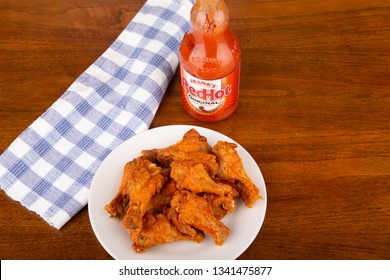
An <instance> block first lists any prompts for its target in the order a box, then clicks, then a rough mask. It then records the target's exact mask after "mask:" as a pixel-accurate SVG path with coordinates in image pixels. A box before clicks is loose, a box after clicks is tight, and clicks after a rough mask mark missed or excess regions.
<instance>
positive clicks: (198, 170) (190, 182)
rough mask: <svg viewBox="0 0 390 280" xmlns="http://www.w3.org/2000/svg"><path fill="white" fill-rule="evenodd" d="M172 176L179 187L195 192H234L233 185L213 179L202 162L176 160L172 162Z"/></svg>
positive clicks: (220, 193)
mask: <svg viewBox="0 0 390 280" xmlns="http://www.w3.org/2000/svg"><path fill="white" fill-rule="evenodd" d="M171 178H173V179H174V180H175V181H176V182H177V184H176V186H177V188H178V189H186V190H189V191H193V192H195V193H201V192H207V193H215V194H218V195H225V194H231V193H232V192H233V190H232V187H231V186H229V185H227V184H223V183H217V182H215V181H213V179H212V178H211V177H210V175H209V174H208V173H207V171H206V169H205V167H204V165H203V164H201V163H196V162H195V163H194V162H192V161H181V160H175V161H173V162H172V163H171Z"/></svg>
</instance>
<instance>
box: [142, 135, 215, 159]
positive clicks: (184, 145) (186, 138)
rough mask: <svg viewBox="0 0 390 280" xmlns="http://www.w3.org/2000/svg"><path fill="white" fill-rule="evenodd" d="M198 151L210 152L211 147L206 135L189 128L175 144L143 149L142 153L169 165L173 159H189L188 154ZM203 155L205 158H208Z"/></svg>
mask: <svg viewBox="0 0 390 280" xmlns="http://www.w3.org/2000/svg"><path fill="white" fill-rule="evenodd" d="M198 152H201V153H203V154H206V155H207V154H210V152H211V147H210V145H209V144H208V142H207V138H206V137H204V136H201V135H200V134H199V132H198V131H196V130H195V129H190V130H189V131H187V132H186V133H185V134H184V135H183V138H182V139H181V140H180V141H179V142H177V143H176V144H174V145H172V146H169V147H167V148H162V149H152V150H143V151H142V155H143V156H145V157H146V158H148V159H149V160H151V161H158V162H159V163H160V164H162V165H163V166H169V165H170V163H171V162H172V161H174V160H182V159H189V157H190V156H189V154H193V153H198ZM205 157H206V158H205V160H206V159H209V158H210V156H205Z"/></svg>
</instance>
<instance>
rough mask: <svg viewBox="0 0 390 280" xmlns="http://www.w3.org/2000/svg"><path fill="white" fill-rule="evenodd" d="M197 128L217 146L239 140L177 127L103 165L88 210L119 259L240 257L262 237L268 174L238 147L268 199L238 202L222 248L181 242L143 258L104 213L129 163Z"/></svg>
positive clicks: (128, 146) (146, 135)
mask: <svg viewBox="0 0 390 280" xmlns="http://www.w3.org/2000/svg"><path fill="white" fill-rule="evenodd" d="M191 128H195V129H196V130H197V131H198V132H199V133H200V134H201V135H203V136H205V137H206V138H207V140H208V142H209V144H210V145H211V146H213V145H214V144H215V143H216V142H217V141H218V140H223V141H228V142H234V143H237V142H235V141H234V140H232V139H230V138H229V137H227V136H225V135H223V134H221V133H219V132H216V131H213V130H210V129H206V128H202V127H196V126H187V125H172V126H164V127H158V128H154V129H150V130H148V131H146V132H143V133H141V134H138V135H136V136H134V137H132V138H130V139H129V140H127V141H125V142H123V143H122V144H121V145H119V146H118V147H117V148H116V149H114V150H113V151H112V152H111V153H110V154H109V155H108V156H107V158H106V159H105V160H104V161H103V163H102V164H101V166H100V167H99V169H98V170H97V172H96V175H95V177H94V179H93V181H92V185H91V189H90V193H89V202H88V212H89V218H90V221H91V225H92V228H93V231H94V232H95V235H96V237H97V239H98V240H99V242H100V243H101V244H102V246H103V247H104V249H105V250H106V251H107V252H108V253H109V254H110V255H111V256H112V257H113V258H115V259H120V260H124V259H135V260H146V259H151V260H156V259H168V260H177V259H180V260H182V259H194V260H195V259H198V260H199V259H219V260H222V259H227V260H229V259H236V258H237V257H238V256H240V255H241V254H242V253H243V252H244V251H245V250H246V249H247V248H248V247H249V245H250V244H251V243H252V242H253V240H254V239H255V238H256V236H257V234H258V232H259V230H260V228H261V225H262V224H263V221H264V217H265V212H266V206H267V194H266V188H265V183H264V179H263V176H262V174H261V172H260V169H259V167H258V166H257V164H256V162H255V161H254V159H253V158H252V157H251V156H250V154H249V153H248V152H247V151H246V150H245V149H244V148H243V147H241V146H240V145H239V144H238V143H237V145H238V147H237V149H236V150H237V152H238V154H239V155H240V156H241V158H242V160H243V164H244V168H245V169H246V171H247V173H248V175H249V176H250V177H251V179H252V181H253V182H254V183H255V185H257V186H258V188H259V189H260V194H261V195H262V197H263V200H259V201H257V202H256V204H255V205H254V206H253V207H252V208H247V207H246V206H245V205H244V204H243V203H242V201H241V200H237V208H236V210H235V211H234V212H233V213H231V214H230V215H228V216H226V217H225V218H224V219H223V220H222V222H223V223H224V224H225V225H226V226H227V227H229V228H230V230H231V233H230V234H229V235H228V237H227V239H226V240H225V243H224V244H223V245H222V246H217V245H215V244H214V241H213V240H212V238H211V237H209V236H207V235H206V239H205V240H204V241H203V242H201V243H195V242H192V241H177V242H173V243H169V244H164V245H160V246H155V247H152V248H150V249H149V250H148V251H146V252H145V253H142V254H137V253H135V252H134V251H133V249H132V248H131V245H132V241H131V239H130V237H129V234H128V231H127V230H125V229H124V228H123V227H122V224H121V221H119V220H116V219H113V218H110V217H109V214H108V213H107V212H106V211H105V210H104V206H105V205H106V204H108V203H109V202H110V201H111V200H112V199H113V198H114V196H115V195H116V193H117V191H118V188H119V185H120V181H121V177H122V172H123V166H124V165H125V163H126V162H128V161H130V160H132V159H133V158H135V157H138V156H139V155H140V152H141V150H143V149H152V148H164V147H168V146H170V145H173V144H175V143H176V142H178V141H179V140H181V139H182V136H183V134H184V133H186V132H187V131H188V130H190V129H191Z"/></svg>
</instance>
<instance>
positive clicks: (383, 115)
mask: <svg viewBox="0 0 390 280" xmlns="http://www.w3.org/2000/svg"><path fill="white" fill-rule="evenodd" d="M144 2H145V1H140V0H133V1H130V0H127V1H125V0H105V1H100V0H68V1H50V0H35V1H31V0H19V1H6V0H0V129H1V137H0V153H2V152H3V151H4V150H5V149H6V148H7V147H8V146H9V145H10V144H11V142H12V141H13V140H14V139H15V138H16V137H17V136H18V135H19V134H20V133H21V132H22V131H23V130H24V129H25V128H27V126H28V125H30V124H31V123H32V122H33V121H34V120H35V119H36V118H38V117H39V116H40V115H41V114H42V113H43V112H44V111H45V110H46V109H47V108H48V107H49V106H50V105H51V104H52V103H53V102H54V101H56V100H57V99H58V98H59V97H60V96H61V95H62V94H63V93H64V92H65V90H66V89H67V88H68V87H69V86H70V84H71V83H72V82H73V81H74V80H75V79H76V78H77V77H78V76H79V75H80V74H81V73H82V72H83V71H84V70H85V69H86V68H87V67H88V66H89V65H90V64H92V63H93V62H94V61H95V60H96V59H97V58H98V57H99V56H100V55H101V54H102V53H103V52H104V50H106V49H107V48H108V46H109V45H110V44H111V43H112V42H113V41H114V40H115V38H116V37H117V36H118V35H119V33H120V32H121V31H122V30H123V29H124V28H125V26H126V25H127V24H128V23H129V22H130V20H131V19H132V18H133V17H134V15H135V14H136V13H137V11H138V10H139V9H140V8H141V6H142V5H143V4H144ZM225 2H226V3H227V5H228V7H229V10H230V16H231V28H232V30H233V31H234V32H235V33H236V35H237V37H238V38H239V40H240V42H241V45H242V67H241V85H240V103H239V107H238V109H237V111H236V112H235V114H234V115H232V116H231V117H230V118H229V119H227V120H225V121H222V122H219V123H202V122H199V121H197V120H195V119H193V118H191V117H189V116H188V115H187V114H186V113H185V112H184V110H183V108H182V102H181V96H180V81H179V76H178V73H176V75H175V76H174V78H173V80H172V82H171V84H170V86H169V88H168V90H167V92H166V94H165V97H164V99H163V101H162V103H161V105H160V107H159V109H158V111H157V114H156V116H155V119H154V120H153V123H152V127H158V126H163V125H170V124H190V125H199V126H204V127H207V128H210V129H213V130H216V131H219V132H221V133H223V134H225V135H227V136H229V137H230V138H233V139H235V140H236V141H237V142H239V143H240V144H241V145H242V146H243V147H244V148H245V149H246V150H247V151H248V152H249V153H250V154H251V155H252V156H253V158H254V159H255V160H256V162H257V163H258V165H259V167H260V169H261V171H262V173H263V176H264V179H265V182H266V187H267V193H268V207H267V214H266V218H265V221H264V224H263V226H262V228H261V231H260V232H259V234H258V236H257V238H256V239H255V240H254V242H253V243H252V245H251V246H250V247H249V248H248V249H247V250H246V251H245V252H244V253H243V254H242V255H241V256H240V257H239V259H389V258H390V226H389V225H390V2H389V1H386V0H381V1H380V0H373V1H363V0H355V1H349V0H301V1H276V0H267V1H265V0H261V1H260V0H254V1H249V0H226V1H225ZM0 207H1V208H0V237H1V238H0V258H1V259H3V260H4V259H110V258H111V257H110V255H109V254H108V253H107V252H106V251H105V250H104V249H103V247H102V246H101V245H100V243H99V242H98V240H97V239H96V237H95V235H94V233H93V231H92V228H91V225H90V223H89V218H88V209H87V207H85V208H84V209H83V210H82V211H81V212H79V213H78V214H77V215H76V216H75V217H74V218H73V219H71V220H70V221H69V222H68V223H67V224H66V225H65V226H64V227H63V228H62V229H61V230H56V229H54V228H52V227H50V226H49V225H48V224H47V223H46V222H44V221H43V220H42V219H41V218H40V217H38V216H37V215H36V214H35V213H33V212H30V211H28V210H26V209H25V208H24V207H22V206H21V205H20V204H19V203H17V202H15V201H13V200H11V199H10V198H9V197H8V196H7V195H6V194H5V193H4V192H3V191H1V192H0ZM243 230H245V229H243Z"/></svg>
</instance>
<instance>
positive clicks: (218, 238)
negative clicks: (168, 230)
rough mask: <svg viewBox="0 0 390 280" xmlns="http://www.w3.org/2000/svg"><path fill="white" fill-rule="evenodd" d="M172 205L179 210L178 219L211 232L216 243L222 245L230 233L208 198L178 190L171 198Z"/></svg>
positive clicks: (182, 222) (207, 232)
mask: <svg viewBox="0 0 390 280" xmlns="http://www.w3.org/2000/svg"><path fill="white" fill-rule="evenodd" d="M171 207H172V208H173V209H175V210H176V211H177V212H178V221H179V222H180V223H181V224H184V225H190V226H192V227H194V228H196V229H199V230H201V231H203V232H204V233H206V234H209V235H210V236H211V237H212V238H213V239H214V243H215V244H216V245H222V244H223V243H224V241H225V239H226V238H227V236H228V235H229V233H230V230H229V228H228V227H226V226H225V225H224V224H223V223H222V222H221V221H220V220H218V219H217V218H216V217H215V216H214V214H213V211H212V210H211V208H210V205H209V204H208V202H207V200H206V199H205V198H204V197H200V196H198V195H196V194H195V193H193V192H189V191H185V190H178V191H177V192H176V193H175V195H174V196H173V198H172V200H171Z"/></svg>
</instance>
